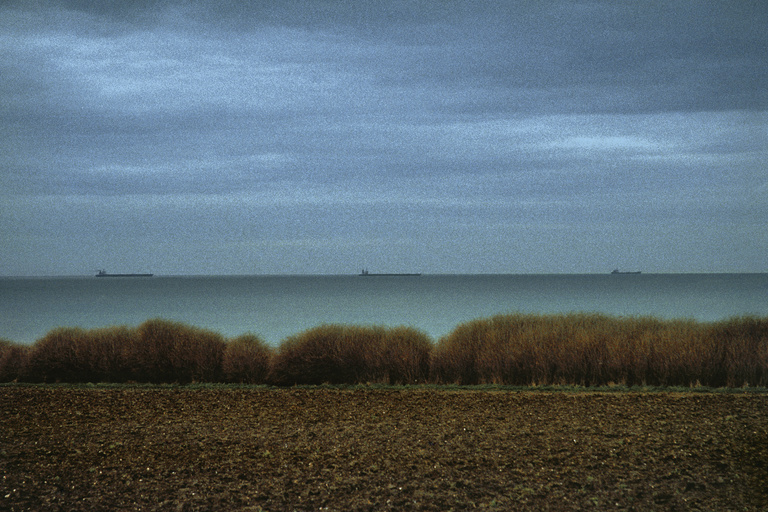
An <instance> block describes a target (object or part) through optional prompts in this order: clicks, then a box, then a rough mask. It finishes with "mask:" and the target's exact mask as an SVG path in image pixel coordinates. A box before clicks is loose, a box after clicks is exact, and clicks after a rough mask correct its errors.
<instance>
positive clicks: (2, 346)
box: [0, 338, 29, 382]
mask: <svg viewBox="0 0 768 512" xmlns="http://www.w3.org/2000/svg"><path fill="white" fill-rule="evenodd" d="M28 354H29V347H28V346H26V345H19V344H17V343H14V342H12V341H9V340H6V339H2V338H0V382H13V381H15V380H19V379H20V377H21V376H22V373H23V371H24V368H25V367H26V364H27V357H28Z"/></svg>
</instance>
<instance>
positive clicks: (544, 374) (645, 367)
mask: <svg viewBox="0 0 768 512" xmlns="http://www.w3.org/2000/svg"><path fill="white" fill-rule="evenodd" d="M431 376H432V377H431V378H432V380H434V381H435V382H443V383H459V384H482V383H497V384H512V385H529V384H571V385H583V386H596V385H606V384H611V383H617V384H627V385H636V384H647V385H660V386H689V385H699V384H701V385H706V386H726V385H728V386H741V385H744V384H747V385H751V386H764V385H766V383H767V382H768V320H766V319H756V318H749V317H748V318H738V319H731V320H729V321H726V322H720V323H716V324H705V323H699V322H695V321H693V320H669V321H663V320H658V319H654V318H615V317H608V316H605V315H598V314H569V315H523V314H512V315H497V316H494V317H492V318H487V319H479V320H473V321H471V322H467V323H465V324H461V325H459V326H457V328H456V329H455V330H454V331H453V332H452V333H450V334H448V335H447V336H445V337H443V338H442V339H440V340H439V341H438V343H437V346H436V347H435V349H434V351H433V354H432V363H431Z"/></svg>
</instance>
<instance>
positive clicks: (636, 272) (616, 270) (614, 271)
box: [611, 268, 640, 274]
mask: <svg viewBox="0 0 768 512" xmlns="http://www.w3.org/2000/svg"><path fill="white" fill-rule="evenodd" d="M639 273H640V271H639V270H636V271H634V272H624V271H621V270H619V269H617V268H615V269H613V270H612V271H611V274H639Z"/></svg>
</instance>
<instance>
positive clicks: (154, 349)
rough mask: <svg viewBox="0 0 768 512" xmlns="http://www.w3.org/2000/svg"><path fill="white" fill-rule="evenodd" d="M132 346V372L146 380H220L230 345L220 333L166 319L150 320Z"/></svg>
mask: <svg viewBox="0 0 768 512" xmlns="http://www.w3.org/2000/svg"><path fill="white" fill-rule="evenodd" d="M137 332H138V336H137V337H136V338H135V340H134V342H133V343H132V345H131V346H130V347H129V349H128V360H129V364H130V367H131V374H132V375H133V376H134V378H135V379H136V380H140V381H142V382H155V383H162V382H179V383H185V382H217V381H220V380H221V377H222V375H221V362H222V358H223V355H224V348H225V346H226V344H225V342H224V338H223V336H221V335H220V334H218V333H215V332H212V331H208V330H205V329H199V328H196V327H191V326H189V325H186V324H183V323H179V322H173V321H170V320H163V319H159V318H156V319H152V320H147V321H146V322H144V323H143V324H141V325H140V326H139V327H138V329H137Z"/></svg>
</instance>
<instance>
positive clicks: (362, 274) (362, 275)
mask: <svg viewBox="0 0 768 512" xmlns="http://www.w3.org/2000/svg"><path fill="white" fill-rule="evenodd" d="M420 275H421V274H372V273H370V272H368V270H367V269H363V271H362V272H360V276H361V277H379V276H399V277H416V276H420Z"/></svg>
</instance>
